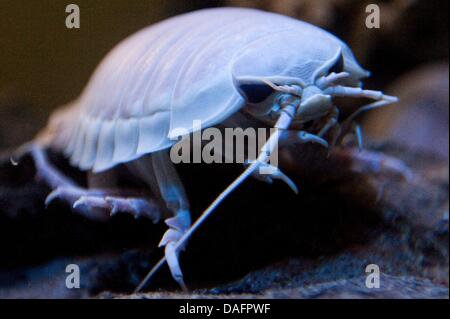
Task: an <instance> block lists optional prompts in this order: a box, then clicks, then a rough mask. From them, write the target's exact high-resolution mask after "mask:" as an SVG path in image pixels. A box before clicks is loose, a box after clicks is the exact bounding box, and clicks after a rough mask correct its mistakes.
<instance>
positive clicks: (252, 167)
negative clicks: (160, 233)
mask: <svg viewBox="0 0 450 319" xmlns="http://www.w3.org/2000/svg"><path fill="white" fill-rule="evenodd" d="M258 166H259V163H258V162H257V161H255V162H253V163H252V164H251V165H250V166H249V167H247V169H246V170H245V171H244V172H243V173H242V174H241V175H239V177H238V178H236V179H235V180H234V182H233V183H231V184H230V185H229V186H228V187H227V188H226V189H225V190H224V191H223V192H222V193H220V195H219V196H218V197H217V198H216V199H215V200H214V201H213V202H212V203H211V205H209V206H208V208H207V209H206V210H205V211H204V212H203V213H202V214H201V216H200V217H199V218H198V219H197V220H196V221H195V223H194V224H193V225H192V226H191V228H189V229H188V231H186V232H185V233H184V234H183V236H181V238H180V239H179V240H178V242H177V243H176V245H175V248H174V249H175V250H178V249H179V247H180V246H182V245H183V244H184V243H185V242H186V241H187V240H188V239H189V237H190V236H191V235H192V234H193V233H194V232H195V231H196V230H197V228H198V227H200V225H201V224H202V223H203V222H204V221H205V220H206V219H207V218H208V217H209V215H211V213H212V212H213V211H214V209H216V208H217V206H219V205H220V203H221V202H222V201H223V200H224V199H225V198H226V197H227V196H228V195H229V194H230V193H231V192H232V191H233V190H235V189H236V188H237V187H238V186H239V185H240V184H241V183H242V182H243V181H244V180H245V179H246V178H247V177H248V176H250V175H251V174H252V173H253V172H254V171H255V169H257V168H258ZM165 262H166V257H163V258H161V260H160V261H159V262H158V263H157V264H156V265H155V266H154V267H153V268H152V270H151V271H150V272H149V273H148V274H147V276H145V278H144V279H143V280H142V282H141V283H140V284H139V286H138V287H137V288H136V289H135V291H134V292H135V293H137V292H139V291H140V290H141V289H142V288H144V287H145V285H146V284H147V282H148V281H149V280H150V279H151V278H152V277H153V275H154V274H155V273H156V272H158V270H159V269H160V268H161V267H162V266H163V265H164V264H165Z"/></svg>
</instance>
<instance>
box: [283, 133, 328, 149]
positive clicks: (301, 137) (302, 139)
mask: <svg viewBox="0 0 450 319" xmlns="http://www.w3.org/2000/svg"><path fill="white" fill-rule="evenodd" d="M304 143H316V144H319V145H322V146H323V147H325V148H328V142H327V141H325V140H324V139H323V138H322V137H320V136H318V135H315V134H311V133H307V132H305V131H291V130H288V131H284V132H283V134H281V136H280V140H279V145H280V147H283V146H284V145H291V144H304Z"/></svg>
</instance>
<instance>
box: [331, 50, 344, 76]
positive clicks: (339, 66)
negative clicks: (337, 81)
mask: <svg viewBox="0 0 450 319" xmlns="http://www.w3.org/2000/svg"><path fill="white" fill-rule="evenodd" d="M343 71H344V57H343V56H342V53H341V54H340V55H339V58H337V59H336V62H335V63H334V64H333V65H332V66H331V68H330V69H329V70H328V72H329V73H333V72H334V73H340V72H343Z"/></svg>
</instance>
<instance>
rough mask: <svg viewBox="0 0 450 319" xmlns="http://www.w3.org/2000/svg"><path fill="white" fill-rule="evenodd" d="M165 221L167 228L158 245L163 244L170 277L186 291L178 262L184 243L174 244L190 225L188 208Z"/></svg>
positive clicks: (161, 245)
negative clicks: (178, 245) (180, 244)
mask: <svg viewBox="0 0 450 319" xmlns="http://www.w3.org/2000/svg"><path fill="white" fill-rule="evenodd" d="M165 223H166V225H167V226H169V229H168V230H167V231H166V233H165V234H164V236H163V237H162V239H161V242H160V243H159V247H163V246H165V250H164V253H165V256H166V260H167V264H168V266H169V269H170V272H171V274H172V277H173V278H174V279H175V281H176V282H177V283H178V284H179V285H180V287H181V288H182V289H183V290H185V291H187V286H186V284H185V283H184V279H183V273H182V271H181V268H180V263H179V254H180V251H182V250H184V249H185V245H183V246H182V247H177V246H176V244H177V242H178V241H179V240H180V239H181V237H183V235H184V234H185V232H186V231H187V230H188V229H189V227H190V226H191V216H190V212H189V211H188V210H186V211H179V212H178V213H177V214H176V216H174V217H171V218H168V219H166V221H165Z"/></svg>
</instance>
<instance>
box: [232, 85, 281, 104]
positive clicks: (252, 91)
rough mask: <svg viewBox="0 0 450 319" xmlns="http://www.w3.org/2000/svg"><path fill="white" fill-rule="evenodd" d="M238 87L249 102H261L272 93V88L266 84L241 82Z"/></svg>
mask: <svg viewBox="0 0 450 319" xmlns="http://www.w3.org/2000/svg"><path fill="white" fill-rule="evenodd" d="M239 89H240V90H241V91H242V93H244V95H245V96H246V97H247V101H248V102H249V103H251V104H256V103H261V102H262V101H264V100H266V99H267V98H268V97H269V96H270V95H271V94H272V93H273V89H272V88H271V87H270V86H268V85H266V84H241V85H240V86H239Z"/></svg>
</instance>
